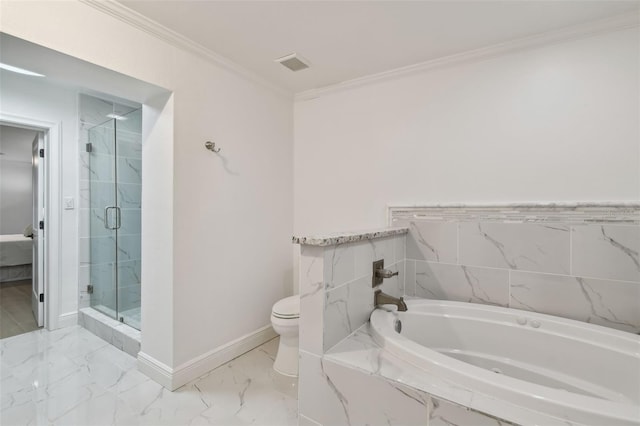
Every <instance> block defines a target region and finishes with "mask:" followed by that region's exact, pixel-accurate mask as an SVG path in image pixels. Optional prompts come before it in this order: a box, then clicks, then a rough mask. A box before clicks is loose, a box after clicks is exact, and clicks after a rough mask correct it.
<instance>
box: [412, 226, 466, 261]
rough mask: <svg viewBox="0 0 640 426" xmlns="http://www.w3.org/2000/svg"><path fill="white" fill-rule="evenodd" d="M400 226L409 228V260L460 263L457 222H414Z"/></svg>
mask: <svg viewBox="0 0 640 426" xmlns="http://www.w3.org/2000/svg"><path fill="white" fill-rule="evenodd" d="M399 226H408V227H409V234H408V236H407V259H414V260H429V261H433V262H444V263H457V262H458V224H457V223H456V222H435V221H425V220H412V221H408V222H407V223H403V222H401V223H400V225H399Z"/></svg>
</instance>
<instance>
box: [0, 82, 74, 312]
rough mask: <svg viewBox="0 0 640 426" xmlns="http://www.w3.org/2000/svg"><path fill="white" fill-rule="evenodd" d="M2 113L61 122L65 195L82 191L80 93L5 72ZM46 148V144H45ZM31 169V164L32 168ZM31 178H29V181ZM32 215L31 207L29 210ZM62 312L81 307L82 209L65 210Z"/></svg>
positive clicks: (59, 307) (0, 88)
mask: <svg viewBox="0 0 640 426" xmlns="http://www.w3.org/2000/svg"><path fill="white" fill-rule="evenodd" d="M0 92H1V93H2V102H1V103H0V112H2V113H3V114H10V115H14V116H19V117H26V118H31V119H36V120H39V121H48V122H54V123H59V127H60V141H61V146H62V152H61V156H62V163H63V164H64V166H63V167H62V170H61V177H62V188H61V192H62V195H63V196H65V197H66V196H71V197H74V198H75V199H76V204H77V201H78V200H77V194H78V161H77V158H78V143H77V140H78V129H77V127H78V126H77V93H76V92H75V91H73V90H70V89H67V88H63V87H58V86H55V85H53V84H51V83H49V82H48V81H46V80H44V79H39V78H34V77H27V76H22V75H19V74H15V73H11V72H5V71H3V72H2V78H0ZM45 149H46V147H45ZM29 169H30V167H29ZM30 181H31V179H29V182H30ZM29 214H31V209H29ZM61 215H62V219H61V220H62V229H61V233H62V236H63V238H62V240H61V246H60V257H61V259H62V265H61V266H62V268H61V270H60V282H59V284H58V285H59V296H58V314H59V316H60V317H63V316H65V315H71V316H73V315H74V314H75V313H76V312H77V310H78V241H77V240H78V212H77V210H63V211H62V212H61Z"/></svg>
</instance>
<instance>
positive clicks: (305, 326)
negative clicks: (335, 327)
mask: <svg viewBox="0 0 640 426" xmlns="http://www.w3.org/2000/svg"><path fill="white" fill-rule="evenodd" d="M324 251H325V248H324V247H317V246H300V265H299V268H298V270H299V274H300V275H299V279H298V282H299V286H300V319H299V330H300V333H299V346H300V349H301V350H304V351H307V352H310V353H313V354H317V355H321V354H322V353H323V322H324V296H325V291H324V285H325V284H324V259H325V254H324Z"/></svg>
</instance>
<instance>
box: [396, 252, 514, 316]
mask: <svg viewBox="0 0 640 426" xmlns="http://www.w3.org/2000/svg"><path fill="white" fill-rule="evenodd" d="M409 264H411V266H407V268H406V269H405V280H406V283H405V294H406V295H407V296H416V297H423V298H426V299H445V300H455V301H459V302H471V303H485V304H489V305H497V306H509V271H507V270H504V269H492V268H478V267H473V266H463V265H453V264H446V263H435V262H421V261H412V260H407V265H409Z"/></svg>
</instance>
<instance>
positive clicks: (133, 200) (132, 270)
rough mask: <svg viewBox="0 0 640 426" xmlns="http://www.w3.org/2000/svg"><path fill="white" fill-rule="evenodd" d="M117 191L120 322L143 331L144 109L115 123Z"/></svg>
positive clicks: (131, 113)
mask: <svg viewBox="0 0 640 426" xmlns="http://www.w3.org/2000/svg"><path fill="white" fill-rule="evenodd" d="M115 129H116V132H115V135H116V136H115V137H116V187H117V188H116V192H117V194H118V209H119V210H118V212H119V213H121V223H120V226H119V229H118V231H117V242H118V265H117V296H116V297H117V305H118V315H119V319H120V321H122V322H124V323H125V324H129V325H130V326H132V327H134V328H137V329H140V320H141V317H140V313H141V312H140V290H141V279H140V278H141V274H140V266H141V263H140V262H141V257H142V256H141V249H140V244H141V221H140V219H141V207H142V206H141V199H142V144H141V138H142V135H141V130H142V110H140V109H138V110H135V111H132V112H130V113H129V114H126V115H124V116H123V117H122V119H121V120H118V121H116V123H115Z"/></svg>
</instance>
